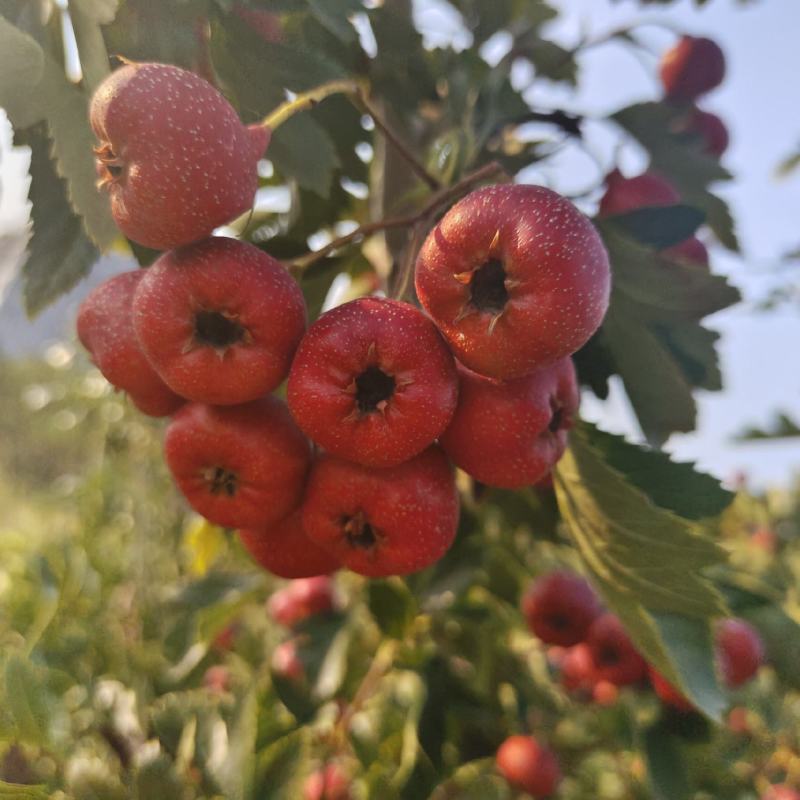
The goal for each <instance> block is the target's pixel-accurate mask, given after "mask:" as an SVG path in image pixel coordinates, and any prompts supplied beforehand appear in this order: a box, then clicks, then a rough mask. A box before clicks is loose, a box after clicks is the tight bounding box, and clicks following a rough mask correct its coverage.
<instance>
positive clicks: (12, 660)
mask: <svg viewBox="0 0 800 800" xmlns="http://www.w3.org/2000/svg"><path fill="white" fill-rule="evenodd" d="M4 677H5V681H4V682H5V687H4V688H5V703H6V706H7V708H8V710H9V711H10V712H11V715H12V717H13V718H14V723H15V724H16V727H17V732H18V734H19V738H20V739H21V740H23V741H26V742H29V743H30V744H35V745H41V746H45V745H46V744H47V742H48V725H49V717H50V713H49V712H50V709H49V706H48V700H47V697H46V695H45V690H44V685H43V682H42V681H41V679H40V677H39V675H38V672H37V670H36V668H35V667H34V666H33V664H31V662H30V661H28V660H26V659H25V658H23V657H22V656H20V655H17V654H12V655H11V656H9V658H8V660H7V661H6V666H5V676H4Z"/></svg>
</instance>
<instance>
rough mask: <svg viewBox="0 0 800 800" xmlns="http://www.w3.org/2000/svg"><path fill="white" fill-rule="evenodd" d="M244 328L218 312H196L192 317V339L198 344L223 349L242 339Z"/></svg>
mask: <svg viewBox="0 0 800 800" xmlns="http://www.w3.org/2000/svg"><path fill="white" fill-rule="evenodd" d="M244 335H245V328H244V326H242V325H240V324H239V323H238V322H237V321H236V320H235V319H231V318H230V317H226V316H225V315H224V314H223V313H222V312H220V311H198V312H197V313H196V314H195V316H194V338H195V341H196V342H197V343H198V344H201V345H205V346H207V347H214V348H217V349H224V348H226V347H231V346H232V345H235V344H237V343H238V342H241V341H242V339H244Z"/></svg>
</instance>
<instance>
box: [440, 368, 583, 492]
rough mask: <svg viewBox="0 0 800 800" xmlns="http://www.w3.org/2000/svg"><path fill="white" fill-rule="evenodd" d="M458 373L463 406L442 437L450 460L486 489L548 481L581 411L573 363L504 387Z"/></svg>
mask: <svg viewBox="0 0 800 800" xmlns="http://www.w3.org/2000/svg"><path fill="white" fill-rule="evenodd" d="M458 372H459V378H460V388H459V402H458V407H457V408H456V413H455V415H454V416H453V421H452V422H451V423H450V425H449V426H448V428H447V430H446V431H445V432H444V433H443V434H442V436H441V438H440V442H441V445H442V448H443V449H444V451H445V452H446V453H447V455H448V456H450V458H451V459H452V460H453V461H454V462H455V463H456V465H457V466H459V467H460V468H461V469H463V470H464V471H465V472H467V473H469V474H470V475H472V477H473V478H475V479H477V480H479V481H480V482H481V483H485V484H486V485H487V486H498V487H501V488H505V489H518V488H520V487H522V486H529V485H531V484H534V483H537V482H538V481H540V480H541V479H542V478H544V477H545V476H546V475H547V474H548V473H549V472H550V470H551V469H552V468H553V466H554V465H555V463H556V462H557V461H558V460H559V459H560V458H561V456H562V455H563V454H564V450H565V448H566V446H567V434H568V431H569V429H570V428H571V427H572V425H573V423H574V420H575V415H576V413H577V410H578V402H579V396H578V386H577V379H576V377H575V368H574V367H573V365H572V360H571V359H569V358H564V359H562V360H561V361H558V362H556V363H555V364H553V365H552V366H550V367H543V368H542V369H540V370H537V371H536V372H533V373H531V374H530V375H526V376H525V377H523V378H516V379H515V380H510V381H507V382H505V383H499V382H498V381H493V380H491V379H490V378H484V377H482V376H481V375H477V374H476V373H474V372H470V371H469V370H467V369H464V368H463V367H459V370H458ZM555 413H558V414H559V419H556V418H555V417H554V414H555ZM553 422H555V423H556V427H555V430H551V427H550V426H551V423H553Z"/></svg>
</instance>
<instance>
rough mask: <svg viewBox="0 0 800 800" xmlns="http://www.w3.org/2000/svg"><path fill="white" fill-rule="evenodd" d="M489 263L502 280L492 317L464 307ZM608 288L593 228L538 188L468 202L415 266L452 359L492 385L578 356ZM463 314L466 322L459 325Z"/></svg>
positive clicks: (435, 233) (447, 219)
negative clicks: (499, 268)
mask: <svg viewBox="0 0 800 800" xmlns="http://www.w3.org/2000/svg"><path fill="white" fill-rule="evenodd" d="M490 260H499V261H501V262H502V264H503V268H504V270H505V275H506V278H505V288H506V291H507V293H508V298H509V299H508V302H507V303H506V304H505V307H504V309H503V311H502V313H501V314H500V316H499V317H496V315H495V313H493V312H491V311H486V310H484V311H477V310H475V308H474V306H472V305H471V304H470V303H469V300H470V292H471V288H470V283H471V280H472V276H473V275H474V273H475V271H476V270H477V269H479V268H480V267H482V266H483V265H484V264H485V263H486V262H487V261H490ZM610 283H611V279H610V271H609V264H608V254H607V253H606V250H605V247H604V246H603V242H602V240H601V239H600V236H599V235H598V233H597V231H596V230H595V228H594V226H593V225H592V223H591V222H590V221H589V220H588V219H587V218H586V217H584V216H583V214H581V213H580V212H579V211H578V209H577V208H575V206H574V205H573V204H572V203H571V202H570V201H569V200H567V199H566V198H564V197H561V196H560V195H558V194H556V193H555V192H552V191H550V190H549V189H545V188H544V187H541V186H522V185H502V186H489V187H487V188H485V189H479V190H478V191H475V192H472V193H471V194H469V195H468V196H467V197H465V198H464V199H463V200H461V201H460V202H459V203H456V205H454V206H453V207H452V208H451V209H450V210H449V211H448V212H447V214H445V216H444V217H443V218H442V220H441V221H440V222H439V224H438V225H437V226H436V227H435V228H434V229H433V230H432V231H431V232H430V234H429V235H428V237H427V238H426V240H425V242H424V244H423V246H422V249H421V250H420V254H419V258H418V259H417V265H416V288H417V296H418V297H419V299H420V302H421V303H422V305H423V306H424V307H425V309H426V310H427V311H428V313H429V314H430V315H431V317H432V318H433V320H434V322H435V323H436V325H437V326H438V327H439V330H440V331H441V332H442V334H443V335H444V337H445V339H446V341H447V343H448V345H449V346H450V349H451V350H452V351H453V353H454V354H455V356H456V358H458V359H459V361H461V362H462V363H463V364H465V365H466V366H467V367H469V368H470V369H471V370H473V371H475V372H478V373H479V374H481V375H487V376H489V377H492V378H498V379H500V380H507V379H511V378H519V377H521V376H523V375H527V374H528V373H530V372H532V371H533V370H535V369H537V368H540V367H543V366H547V365H549V364H553V363H555V362H556V361H558V360H559V359H561V358H564V357H565V356H568V355H570V354H572V353H574V352H575V351H576V350H578V349H579V348H580V347H581V346H583V345H584V344H585V343H586V341H587V340H588V339H589V337H590V336H591V335H592V334H593V333H594V332H595V331H596V330H597V328H598V327H599V326H600V323H601V322H602V320H603V316H604V315H605V312H606V309H607V307H608V298H609V291H610ZM465 310H467V311H469V310H471V311H472V313H468V314H467V315H466V316H462V318H461V319H459V315H462V314H463V313H464V311H465ZM495 320H496V322H494V327H493V328H492V323H493V321H495Z"/></svg>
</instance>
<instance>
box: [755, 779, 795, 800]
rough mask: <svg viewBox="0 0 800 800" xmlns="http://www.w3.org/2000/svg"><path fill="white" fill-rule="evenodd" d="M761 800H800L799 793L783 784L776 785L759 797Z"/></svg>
mask: <svg viewBox="0 0 800 800" xmlns="http://www.w3.org/2000/svg"><path fill="white" fill-rule="evenodd" d="M761 800H800V792H798V791H797V790H796V789H792V787H791V786H787V785H786V784H785V783H776V784H774V785H773V786H770V787H769V789H767V791H766V792H765V793H764V794H762V795H761Z"/></svg>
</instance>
